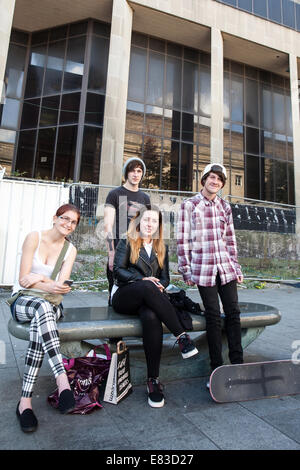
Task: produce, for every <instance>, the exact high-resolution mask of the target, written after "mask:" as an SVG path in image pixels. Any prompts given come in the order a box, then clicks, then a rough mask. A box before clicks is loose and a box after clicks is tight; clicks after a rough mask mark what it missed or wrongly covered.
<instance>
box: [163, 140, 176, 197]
mask: <svg viewBox="0 0 300 470" xmlns="http://www.w3.org/2000/svg"><path fill="white" fill-rule="evenodd" d="M162 163H163V165H162V178H161V188H162V189H169V190H172V189H174V190H177V189H178V176H179V175H178V169H179V142H174V141H173V140H164V142H163V162H162Z"/></svg>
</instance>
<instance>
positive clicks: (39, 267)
mask: <svg viewBox="0 0 300 470" xmlns="http://www.w3.org/2000/svg"><path fill="white" fill-rule="evenodd" d="M38 234H39V243H38V246H37V249H36V250H35V252H34V255H33V259H32V266H31V270H30V272H31V273H34V274H42V275H43V276H46V277H49V278H50V277H51V274H52V272H53V269H54V267H55V266H54V265H51V264H45V263H42V262H41V260H40V257H39V250H40V244H41V238H42V234H41V232H38ZM72 246H73V245H72V243H70V244H69V247H68V249H67V252H66V254H65V256H64V261H65V260H66V259H67V257H68V256H69V254H70V251H71V249H72ZM59 273H60V271H59V272H58V274H57V276H56V280H57V279H58V276H59ZM21 289H23V287H22V286H20V284H19V280H18V279H17V280H16V282H15V283H14V286H13V293H15V292H18V291H19V290H21Z"/></svg>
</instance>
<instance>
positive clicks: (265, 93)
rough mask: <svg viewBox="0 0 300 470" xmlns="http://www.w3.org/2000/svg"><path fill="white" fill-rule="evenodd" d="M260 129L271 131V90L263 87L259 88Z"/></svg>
mask: <svg viewBox="0 0 300 470" xmlns="http://www.w3.org/2000/svg"><path fill="white" fill-rule="evenodd" d="M260 106H261V110H260V114H261V123H260V125H261V127H263V128H264V129H269V130H272V129H273V106H272V90H271V87H268V86H266V85H263V86H262V87H261V102H260Z"/></svg>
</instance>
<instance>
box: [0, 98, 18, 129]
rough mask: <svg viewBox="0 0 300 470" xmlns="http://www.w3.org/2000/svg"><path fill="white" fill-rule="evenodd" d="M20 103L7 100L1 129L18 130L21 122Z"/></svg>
mask: <svg viewBox="0 0 300 470" xmlns="http://www.w3.org/2000/svg"><path fill="white" fill-rule="evenodd" d="M19 111H20V101H19V100H12V99H10V98H6V100H5V104H4V106H3V110H2V117H1V127H5V128H6V129H17V128H18V121H19Z"/></svg>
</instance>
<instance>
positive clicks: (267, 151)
mask: <svg viewBox="0 0 300 470" xmlns="http://www.w3.org/2000/svg"><path fill="white" fill-rule="evenodd" d="M260 146H261V154H262V155H269V156H272V155H273V153H274V148H273V135H272V132H269V131H261V141H260Z"/></svg>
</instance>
